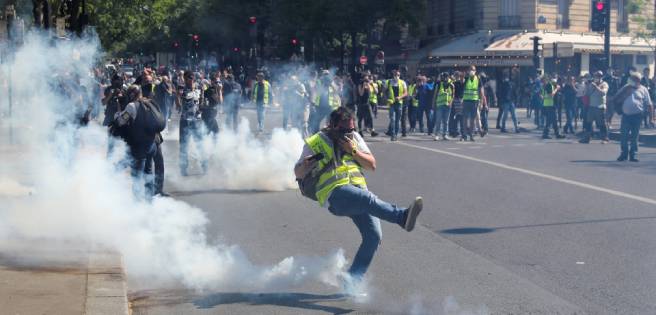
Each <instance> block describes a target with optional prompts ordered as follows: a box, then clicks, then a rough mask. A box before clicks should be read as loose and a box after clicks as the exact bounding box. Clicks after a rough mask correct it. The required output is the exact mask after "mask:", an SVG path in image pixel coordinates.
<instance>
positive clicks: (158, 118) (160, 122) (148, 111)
mask: <svg viewBox="0 0 656 315" xmlns="http://www.w3.org/2000/svg"><path fill="white" fill-rule="evenodd" d="M140 103H141V105H142V106H143V108H144V114H145V116H144V128H145V129H146V130H147V131H150V132H154V133H158V132H161V131H162V130H164V128H166V119H165V118H164V115H162V112H161V111H160V110H159V106H157V105H156V104H155V103H154V102H153V101H152V100H141V102H140Z"/></svg>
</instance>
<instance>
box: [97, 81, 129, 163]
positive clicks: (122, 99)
mask: <svg viewBox="0 0 656 315" xmlns="http://www.w3.org/2000/svg"><path fill="white" fill-rule="evenodd" d="M103 95H104V97H103V99H102V104H103V105H104V106H105V118H104V119H103V122H102V125H103V126H107V129H108V135H109V139H108V140H107V154H108V155H109V154H111V153H112V152H113V150H114V141H115V139H116V136H118V130H117V128H116V127H115V126H114V124H113V123H114V115H115V114H116V113H117V112H120V111H122V110H123V108H125V105H127V103H128V102H127V93H126V91H125V88H124V86H123V76H122V75H121V74H119V73H115V74H114V75H113V76H112V81H111V85H110V86H108V87H107V88H105V91H104V92H103Z"/></svg>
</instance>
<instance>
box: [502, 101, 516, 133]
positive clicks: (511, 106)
mask: <svg viewBox="0 0 656 315" xmlns="http://www.w3.org/2000/svg"><path fill="white" fill-rule="evenodd" d="M509 112H510V117H511V118H512V122H513V126H515V131H517V115H516V114H515V103H513V102H506V103H504V104H503V116H502V117H501V130H505V129H506V119H508V113H509Z"/></svg>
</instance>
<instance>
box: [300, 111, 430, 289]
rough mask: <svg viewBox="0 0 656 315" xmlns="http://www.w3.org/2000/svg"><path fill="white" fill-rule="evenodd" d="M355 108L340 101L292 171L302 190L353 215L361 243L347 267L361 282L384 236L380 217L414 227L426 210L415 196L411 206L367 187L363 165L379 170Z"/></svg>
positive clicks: (333, 209)
mask: <svg viewBox="0 0 656 315" xmlns="http://www.w3.org/2000/svg"><path fill="white" fill-rule="evenodd" d="M353 116H354V115H353V112H352V111H350V110H349V109H347V108H345V107H340V108H338V109H336V110H334V111H333V112H332V113H331V114H330V122H329V126H328V127H327V128H324V129H323V130H321V131H319V132H317V133H316V134H314V135H312V136H310V137H309V138H307V139H305V146H304V147H303V153H302V155H301V157H300V158H299V160H298V162H297V163H296V166H295V167H294V173H295V175H296V178H297V180H298V181H299V186H300V188H301V192H302V193H303V195H304V196H306V197H308V198H310V199H313V200H316V201H318V202H319V204H320V205H321V206H322V207H325V208H328V210H329V211H330V212H331V213H332V214H334V215H336V216H347V217H350V218H351V220H353V223H355V226H356V227H357V228H358V230H359V231H360V234H361V235H362V243H361V245H360V248H359V249H358V252H357V253H356V255H355V258H354V259H353V264H352V265H351V267H350V269H349V274H350V276H351V277H350V278H351V279H347V280H348V282H347V283H344V285H345V286H347V287H348V285H350V284H352V283H351V282H350V281H355V282H359V281H360V280H361V279H362V277H363V276H364V274H365V272H366V271H367V269H368V268H369V265H370V264H371V261H372V260H373V257H374V253H375V252H376V249H377V248H378V245H379V244H380V240H381V237H382V235H381V228H380V219H383V220H385V221H387V222H391V223H396V224H398V225H399V226H401V227H402V228H404V229H405V230H406V231H408V232H409V231H412V230H413V229H414V227H415V222H416V220H417V216H418V215H419V213H420V212H421V210H422V204H423V202H422V198H421V197H417V198H416V199H415V201H414V202H412V204H411V205H410V206H409V207H408V208H399V207H397V206H396V205H393V204H390V203H388V202H385V201H383V200H380V199H378V197H377V196H376V195H374V194H373V193H371V192H370V191H368V190H367V183H366V180H365V177H364V174H363V169H367V170H371V171H373V170H375V169H376V159H375V158H374V156H373V154H372V153H371V151H370V150H369V147H368V146H367V144H366V143H365V142H364V140H363V139H362V137H361V136H360V135H359V134H358V133H356V132H355V119H354V117H353Z"/></svg>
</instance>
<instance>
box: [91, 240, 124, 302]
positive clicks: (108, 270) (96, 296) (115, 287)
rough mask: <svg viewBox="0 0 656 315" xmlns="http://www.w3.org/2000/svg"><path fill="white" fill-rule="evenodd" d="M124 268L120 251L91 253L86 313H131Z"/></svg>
mask: <svg viewBox="0 0 656 315" xmlns="http://www.w3.org/2000/svg"><path fill="white" fill-rule="evenodd" d="M123 270H124V269H123V259H122V257H121V255H119V254H118V253H112V252H92V253H91V254H90V255H89V262H88V269H87V288H86V299H85V306H84V314H89V315H128V314H129V308H128V298H127V284H126V277H125V273H124V271H123Z"/></svg>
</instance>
